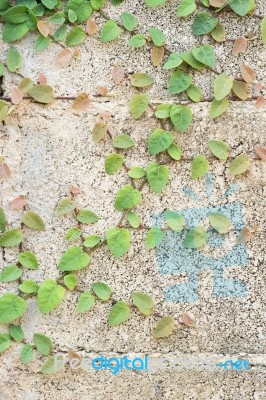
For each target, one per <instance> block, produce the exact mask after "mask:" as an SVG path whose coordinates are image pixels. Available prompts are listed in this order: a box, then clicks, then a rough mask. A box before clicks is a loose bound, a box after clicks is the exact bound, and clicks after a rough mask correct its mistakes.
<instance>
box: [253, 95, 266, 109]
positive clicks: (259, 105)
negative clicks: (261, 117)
mask: <svg viewBox="0 0 266 400" xmlns="http://www.w3.org/2000/svg"><path fill="white" fill-rule="evenodd" d="M265 104H266V100H265V97H264V96H262V95H261V96H259V97H258V98H257V99H256V102H255V106H256V108H262V107H264V106H265Z"/></svg>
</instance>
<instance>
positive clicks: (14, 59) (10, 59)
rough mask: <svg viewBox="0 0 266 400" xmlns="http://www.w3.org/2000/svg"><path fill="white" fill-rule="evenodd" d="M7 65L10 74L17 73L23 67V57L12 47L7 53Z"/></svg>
mask: <svg viewBox="0 0 266 400" xmlns="http://www.w3.org/2000/svg"><path fill="white" fill-rule="evenodd" d="M6 65H7V68H8V70H9V71H10V72H16V71H17V70H18V69H20V68H21V66H22V57H21V55H20V53H19V51H18V50H17V49H16V48H15V47H10V48H9V49H8V52H7V58H6Z"/></svg>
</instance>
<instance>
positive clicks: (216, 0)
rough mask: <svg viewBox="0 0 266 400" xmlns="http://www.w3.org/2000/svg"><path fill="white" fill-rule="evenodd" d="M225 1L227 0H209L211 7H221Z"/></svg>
mask: <svg viewBox="0 0 266 400" xmlns="http://www.w3.org/2000/svg"><path fill="white" fill-rule="evenodd" d="M226 3H227V0H210V5H211V6H212V7H219V8H220V7H223V6H224V5H225V4H226Z"/></svg>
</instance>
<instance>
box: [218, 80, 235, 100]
mask: <svg viewBox="0 0 266 400" xmlns="http://www.w3.org/2000/svg"><path fill="white" fill-rule="evenodd" d="M233 81H234V80H233V78H231V76H228V75H226V74H221V75H218V76H217V78H216V79H215V82H214V97H215V99H216V100H218V101H220V100H222V99H223V98H224V97H226V96H227V95H228V94H229V93H230V91H231V89H232V87H233Z"/></svg>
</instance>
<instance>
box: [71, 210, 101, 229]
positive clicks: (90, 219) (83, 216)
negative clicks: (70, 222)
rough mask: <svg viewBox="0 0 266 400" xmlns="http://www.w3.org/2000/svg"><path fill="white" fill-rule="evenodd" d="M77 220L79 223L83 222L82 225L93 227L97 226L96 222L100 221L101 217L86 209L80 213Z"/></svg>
mask: <svg viewBox="0 0 266 400" xmlns="http://www.w3.org/2000/svg"><path fill="white" fill-rule="evenodd" d="M76 219H77V220H78V221H79V222H82V224H87V225H91V224H95V222H97V221H98V220H99V217H98V215H96V214H95V213H94V212H93V211H90V210H85V209H84V210H81V211H80V212H79V213H78V215H77V217H76Z"/></svg>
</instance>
